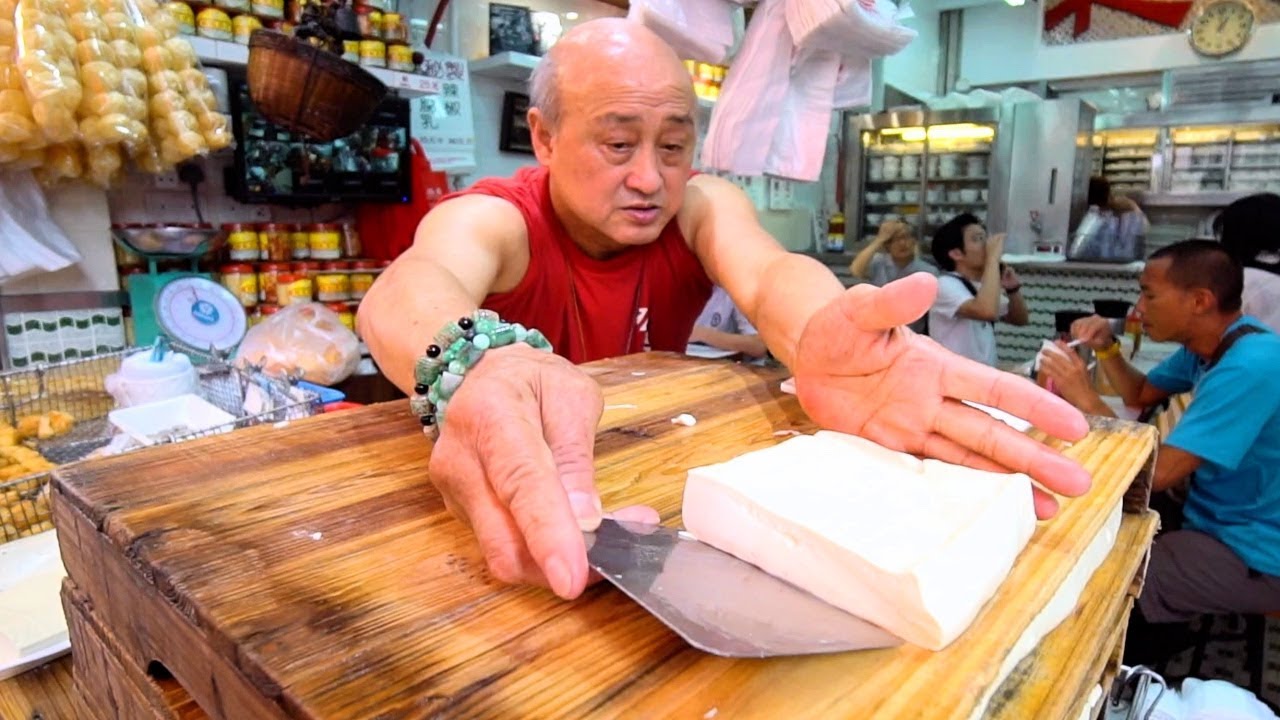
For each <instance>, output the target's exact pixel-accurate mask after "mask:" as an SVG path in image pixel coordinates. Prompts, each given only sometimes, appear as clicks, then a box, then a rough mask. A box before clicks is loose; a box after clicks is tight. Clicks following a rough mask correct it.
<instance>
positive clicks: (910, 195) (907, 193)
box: [902, 190, 920, 202]
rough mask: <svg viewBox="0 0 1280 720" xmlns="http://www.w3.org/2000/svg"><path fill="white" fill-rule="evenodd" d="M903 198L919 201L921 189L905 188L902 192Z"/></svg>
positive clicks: (908, 200)
mask: <svg viewBox="0 0 1280 720" xmlns="http://www.w3.org/2000/svg"><path fill="white" fill-rule="evenodd" d="M902 199H903V200H906V201H907V202H918V201H919V200H920V191H919V190H904V191H903V192H902Z"/></svg>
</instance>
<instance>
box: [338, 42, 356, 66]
mask: <svg viewBox="0 0 1280 720" xmlns="http://www.w3.org/2000/svg"><path fill="white" fill-rule="evenodd" d="M342 59H343V60H346V61H347V62H353V63H358V62H360V41H359V40H343V41H342Z"/></svg>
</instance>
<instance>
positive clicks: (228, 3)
mask: <svg viewBox="0 0 1280 720" xmlns="http://www.w3.org/2000/svg"><path fill="white" fill-rule="evenodd" d="M213 4H214V5H216V6H218V7H220V8H223V9H225V10H228V11H230V12H238V13H244V12H249V0H213Z"/></svg>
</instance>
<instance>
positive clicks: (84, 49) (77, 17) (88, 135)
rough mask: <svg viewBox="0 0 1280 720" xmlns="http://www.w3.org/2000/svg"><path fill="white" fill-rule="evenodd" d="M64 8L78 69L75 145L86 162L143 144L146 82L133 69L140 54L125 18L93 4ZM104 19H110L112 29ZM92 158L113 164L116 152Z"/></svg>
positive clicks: (86, 0) (77, 0)
mask: <svg viewBox="0 0 1280 720" xmlns="http://www.w3.org/2000/svg"><path fill="white" fill-rule="evenodd" d="M66 4H67V9H68V12H69V15H68V20H67V25H68V27H69V29H70V31H71V36H72V37H73V38H75V41H76V60H77V62H78V63H79V66H80V85H81V88H82V99H81V101H80V106H79V107H78V118H79V121H80V139H81V141H82V142H83V143H84V144H85V147H87V148H89V150H90V155H91V156H92V155H94V151H95V150H98V149H101V148H105V147H106V146H110V145H116V144H121V143H125V144H128V145H137V144H139V143H142V142H144V141H145V140H146V139H147V136H148V130H147V125H146V123H147V95H146V91H147V88H146V76H145V75H143V73H142V71H141V70H139V69H138V68H139V66H140V65H141V64H142V54H141V52H139V50H138V47H137V45H136V44H135V43H134V39H133V35H134V32H133V31H134V28H133V26H132V25H130V24H127V23H125V24H123V25H121V19H123V18H124V17H125V16H123V14H122V13H118V12H116V11H115V10H113V9H112V7H111V5H110V4H107V3H103V2H100V1H99V0H92V1H91V0H69V1H68V2H67V3H66ZM99 7H102V8H103V9H104V10H105V12H100V11H99ZM117 15H119V16H120V18H116V16H117ZM104 17H106V18H112V24H108V22H107V20H106V19H104ZM98 157H102V158H111V157H117V158H118V157H119V152H118V151H114V152H102V153H99V154H98ZM118 169H119V167H118V164H117V170H118Z"/></svg>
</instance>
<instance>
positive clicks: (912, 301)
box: [840, 272, 938, 331]
mask: <svg viewBox="0 0 1280 720" xmlns="http://www.w3.org/2000/svg"><path fill="white" fill-rule="evenodd" d="M937 294H938V280H937V278H935V277H933V276H932V275H930V274H929V273H924V272H920V273H915V274H913V275H908V276H907V277H905V278H902V279H901V280H895V281H893V282H891V283H889V284H888V285H885V286H884V287H882V288H875V287H871V286H870V285H866V284H863V285H854V286H853V287H851V288H849V289H848V290H845V292H844V295H842V296H841V297H840V309H841V314H843V315H844V317H845V318H846V319H848V320H849V321H850V322H852V323H853V325H854V326H855V327H859V328H862V329H863V330H868V331H882V330H888V329H890V328H894V327H897V326H899V325H907V324H910V323H913V322H915V321H916V320H919V319H920V317H921V316H922V315H924V314H925V313H926V312H928V311H929V306H931V305H933V300H934V298H935V297H936V296H937Z"/></svg>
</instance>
